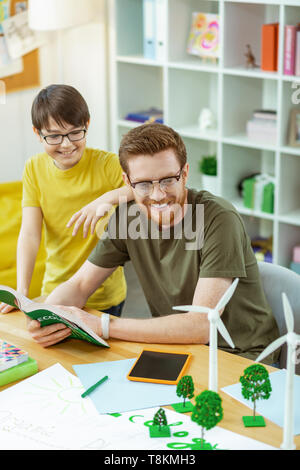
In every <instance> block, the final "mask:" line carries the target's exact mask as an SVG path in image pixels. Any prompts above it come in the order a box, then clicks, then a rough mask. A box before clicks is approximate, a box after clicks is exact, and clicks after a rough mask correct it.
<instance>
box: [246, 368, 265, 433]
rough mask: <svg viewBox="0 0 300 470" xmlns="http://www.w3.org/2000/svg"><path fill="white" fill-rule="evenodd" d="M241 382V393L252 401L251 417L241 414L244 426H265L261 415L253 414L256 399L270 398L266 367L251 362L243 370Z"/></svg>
mask: <svg viewBox="0 0 300 470" xmlns="http://www.w3.org/2000/svg"><path fill="white" fill-rule="evenodd" d="M240 382H241V384H242V395H243V397H244V398H246V399H247V400H251V401H252V402H253V418H252V419H249V418H250V417H249V416H243V421H244V424H245V426H265V425H266V424H265V421H264V419H263V417H262V416H255V411H256V400H267V399H268V398H270V395H271V391H272V387H271V382H270V379H269V373H268V371H267V369H266V368H265V367H264V366H262V365H261V364H253V365H251V366H249V367H247V368H246V369H245V370H244V375H242V376H241V377H240Z"/></svg>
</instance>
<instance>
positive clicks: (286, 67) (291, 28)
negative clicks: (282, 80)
mask: <svg viewBox="0 0 300 470" xmlns="http://www.w3.org/2000/svg"><path fill="white" fill-rule="evenodd" d="M283 52H284V54H283V73H284V74H285V75H298V76H300V24H298V25H296V26H295V25H286V26H285V28H284V51H283Z"/></svg>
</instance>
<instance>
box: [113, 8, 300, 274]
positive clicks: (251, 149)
mask: <svg viewBox="0 0 300 470" xmlns="http://www.w3.org/2000/svg"><path fill="white" fill-rule="evenodd" d="M164 1H165V6H166V11H167V14H166V18H165V31H166V44H165V57H164V59H163V60H160V61H156V60H149V59H145V58H144V56H143V1H142V0H109V2H108V4H109V44H110V104H111V109H110V112H111V114H110V121H111V126H110V130H111V147H112V149H113V150H114V151H115V152H117V151H118V147H119V142H120V139H121V137H122V135H123V134H124V133H126V132H127V131H128V130H129V129H130V128H132V127H134V126H136V125H138V123H134V122H130V121H126V120H125V119H124V116H126V114H127V113H128V112H129V111H135V110H138V109H146V108H148V107H150V106H155V107H158V108H161V109H163V112H164V122H165V123H166V124H167V125H169V126H171V127H173V128H174V129H176V130H177V131H178V132H179V133H180V135H181V136H182V137H183V139H184V142H185V144H186V147H187V151H188V161H189V164H190V177H189V184H188V185H189V187H194V188H196V189H205V188H203V187H202V183H201V174H200V173H199V169H198V166H199V161H200V160H201V157H202V155H205V154H210V153H216V154H217V158H218V187H217V188H216V192H217V193H218V194H220V195H221V196H223V197H224V198H225V199H227V200H230V201H231V202H232V203H233V204H234V205H235V206H236V208H237V209H238V211H239V212H240V213H241V214H242V216H243V219H244V221H245V225H246V228H247V230H248V232H249V235H250V236H270V235H272V236H273V262H274V263H277V264H281V265H283V266H289V263H290V261H291V258H292V248H293V246H294V245H296V244H299V243H300V148H294V147H290V146H289V145H288V143H287V134H288V122H289V114H290V111H291V109H292V108H293V107H295V105H294V104H292V94H293V93H294V92H295V89H293V88H292V84H293V83H294V82H298V83H299V84H300V77H291V76H285V75H283V50H284V26H285V25H286V24H297V23H298V22H300V0H272V1H271V0H265V1H262V0H255V1H252V0H248V1H246V0H235V1H232V0H164ZM194 11H198V12H206V13H218V14H219V16H220V31H221V39H220V58H219V60H218V63H217V64H215V63H208V62H205V61H203V60H202V59H200V58H198V57H195V56H191V55H189V54H188V53H187V52H186V45H187V38H188V34H189V31H190V26H191V18H192V12H194ZM271 22H278V23H279V52H278V63H279V67H278V72H265V71H262V70H260V69H259V68H256V69H247V68H246V67H245V56H244V54H245V50H246V47H245V46H246V44H250V45H251V48H252V50H253V52H254V55H255V57H256V58H257V62H258V63H259V62H260V47H261V26H262V24H264V23H271ZM299 98H300V93H299ZM298 106H299V105H298ZM204 107H209V108H210V109H211V110H212V111H213V112H214V114H215V116H216V119H217V128H216V129H215V130H210V131H206V132H202V133H200V131H199V128H198V116H199V113H200V111H201V109H202V108H204ZM259 108H267V109H276V110H277V120H278V128H279V133H278V138H277V142H276V144H274V145H270V144H268V143H256V142H254V141H252V140H249V139H248V138H247V135H246V130H245V129H246V122H247V120H248V119H250V118H251V115H252V112H253V110H254V109H259ZM299 109H300V108H299ZM254 172H268V173H269V174H271V175H272V176H274V178H275V209H274V214H267V213H264V212H261V211H252V210H249V209H246V208H245V207H244V206H243V202H242V198H241V196H240V194H239V191H238V183H239V181H240V180H241V179H242V178H244V177H246V176H248V175H249V174H251V173H254Z"/></svg>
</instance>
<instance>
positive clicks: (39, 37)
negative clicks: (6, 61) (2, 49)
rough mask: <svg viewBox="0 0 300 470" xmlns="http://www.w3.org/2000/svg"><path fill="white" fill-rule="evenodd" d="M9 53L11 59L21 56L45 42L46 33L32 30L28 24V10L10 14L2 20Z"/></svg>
mask: <svg viewBox="0 0 300 470" xmlns="http://www.w3.org/2000/svg"><path fill="white" fill-rule="evenodd" d="M2 27H3V32H4V35H5V39H6V43H7V48H8V51H9V55H10V57H11V58H12V59H17V58H19V57H22V56H23V55H25V54H28V52H31V51H33V50H34V49H37V48H39V47H40V46H42V45H43V44H45V43H46V42H47V35H46V34H45V33H40V32H36V31H33V30H31V29H30V28H29V26H28V12H27V11H24V12H22V13H19V14H18V15H14V16H11V17H9V18H7V19H6V20H4V21H3V22H2Z"/></svg>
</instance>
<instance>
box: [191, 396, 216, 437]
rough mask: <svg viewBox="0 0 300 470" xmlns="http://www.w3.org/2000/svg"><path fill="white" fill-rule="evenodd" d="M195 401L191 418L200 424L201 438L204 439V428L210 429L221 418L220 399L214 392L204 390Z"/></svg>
mask: <svg viewBox="0 0 300 470" xmlns="http://www.w3.org/2000/svg"><path fill="white" fill-rule="evenodd" d="M195 401H196V405H195V407H194V411H193V414H192V416H191V419H192V421H195V422H196V423H197V424H199V426H201V439H202V440H204V429H206V430H209V429H212V428H213V427H215V426H216V425H217V424H218V423H219V422H220V421H221V420H222V418H223V408H222V399H221V397H220V396H219V395H218V394H217V393H216V392H213V391H212V390H205V391H204V392H202V393H200V395H198V396H197V397H196V398H195Z"/></svg>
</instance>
